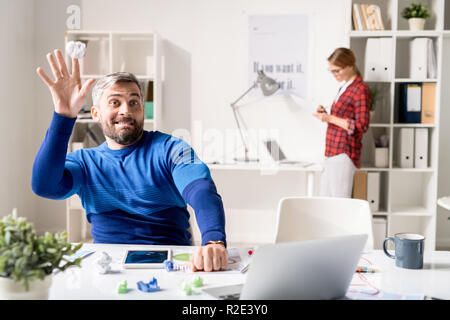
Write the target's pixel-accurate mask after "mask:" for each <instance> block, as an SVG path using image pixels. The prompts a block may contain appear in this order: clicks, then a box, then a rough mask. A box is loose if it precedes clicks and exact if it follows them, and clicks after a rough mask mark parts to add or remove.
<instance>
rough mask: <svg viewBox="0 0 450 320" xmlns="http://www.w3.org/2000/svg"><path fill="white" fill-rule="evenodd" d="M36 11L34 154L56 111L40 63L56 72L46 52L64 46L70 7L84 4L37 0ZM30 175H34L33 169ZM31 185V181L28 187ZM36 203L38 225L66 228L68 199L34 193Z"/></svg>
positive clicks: (68, 0)
mask: <svg viewBox="0 0 450 320" xmlns="http://www.w3.org/2000/svg"><path fill="white" fill-rule="evenodd" d="M35 2H36V8H35V12H34V20H35V24H34V30H35V39H36V41H35V47H34V59H33V68H32V73H31V74H30V77H31V79H32V80H33V81H34V84H35V86H36V98H35V103H34V106H33V109H34V121H33V147H32V156H31V157H30V161H31V163H32V161H33V160H34V157H35V155H36V153H37V151H38V149H39V147H40V145H41V143H42V140H43V139H44V136H45V132H46V131H47V128H48V126H49V124H50V121H51V118H52V115H53V110H54V107H53V102H52V98H51V95H50V92H49V90H48V88H47V86H46V85H45V84H44V83H43V82H42V81H41V79H40V78H39V76H38V75H37V74H36V72H35V70H36V68H37V67H38V66H40V67H42V68H43V69H44V71H45V72H46V73H47V74H48V75H49V76H51V77H53V76H52V72H51V70H50V67H49V65H48V62H47V59H46V54H47V53H49V52H52V51H53V50H54V49H57V48H59V49H61V50H63V49H64V32H65V30H66V19H67V17H68V15H67V14H66V9H67V7H68V6H69V5H72V4H74V5H80V4H81V3H80V2H81V1H80V0H35ZM28 176H31V170H30V171H29V174H28ZM30 189H31V187H30V186H29V184H28V185H27V190H30ZM32 198H33V200H34V203H35V212H36V229H37V230H38V232H40V233H42V232H44V231H52V232H55V231H62V230H64V229H65V228H66V203H65V201H55V200H49V199H44V198H41V197H38V196H36V195H34V194H32Z"/></svg>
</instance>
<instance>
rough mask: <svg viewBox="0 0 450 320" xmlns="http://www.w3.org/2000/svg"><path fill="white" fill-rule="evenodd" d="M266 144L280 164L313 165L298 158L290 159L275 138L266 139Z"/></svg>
mask: <svg viewBox="0 0 450 320" xmlns="http://www.w3.org/2000/svg"><path fill="white" fill-rule="evenodd" d="M264 145H265V146H266V148H267V151H268V152H269V154H270V156H271V157H272V159H273V160H274V161H275V162H277V163H280V164H297V165H300V166H303V167H307V166H308V165H311V164H312V163H310V162H302V161H297V160H289V159H287V158H286V155H285V154H284V152H283V150H281V148H280V146H279V145H278V142H276V141H275V140H266V141H264Z"/></svg>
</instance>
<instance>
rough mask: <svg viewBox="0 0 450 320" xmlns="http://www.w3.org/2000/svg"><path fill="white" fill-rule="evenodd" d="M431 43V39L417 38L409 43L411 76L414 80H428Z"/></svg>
mask: <svg viewBox="0 0 450 320" xmlns="http://www.w3.org/2000/svg"><path fill="white" fill-rule="evenodd" d="M429 41H431V39H429V38H416V39H414V40H412V41H411V42H410V43H409V76H410V78H412V79H426V78H427V70H428V68H427V65H428V59H427V56H428V54H427V52H428V46H429V43H428V42H429Z"/></svg>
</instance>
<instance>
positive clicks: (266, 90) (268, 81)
mask: <svg viewBox="0 0 450 320" xmlns="http://www.w3.org/2000/svg"><path fill="white" fill-rule="evenodd" d="M256 82H257V83H258V84H259V86H260V87H261V91H262V93H263V95H265V96H270V95H272V94H274V93H275V92H276V91H277V90H278V89H279V88H280V84H279V83H278V82H276V81H275V80H274V79H272V78H269V77H268V76H266V75H265V74H264V72H263V71H262V70H258V78H257V79H256Z"/></svg>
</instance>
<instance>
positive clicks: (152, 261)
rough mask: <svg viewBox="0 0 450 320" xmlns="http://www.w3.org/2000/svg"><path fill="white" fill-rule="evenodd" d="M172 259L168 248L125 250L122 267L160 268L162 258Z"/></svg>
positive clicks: (162, 266)
mask: <svg viewBox="0 0 450 320" xmlns="http://www.w3.org/2000/svg"><path fill="white" fill-rule="evenodd" d="M171 259H172V251H171V250H170V249H152V250H132V249H129V250H127V251H126V252H125V256H124V258H123V262H122V264H123V267H124V268H127V269H137V268H143V269H162V268H164V263H163V262H164V260H171Z"/></svg>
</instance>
